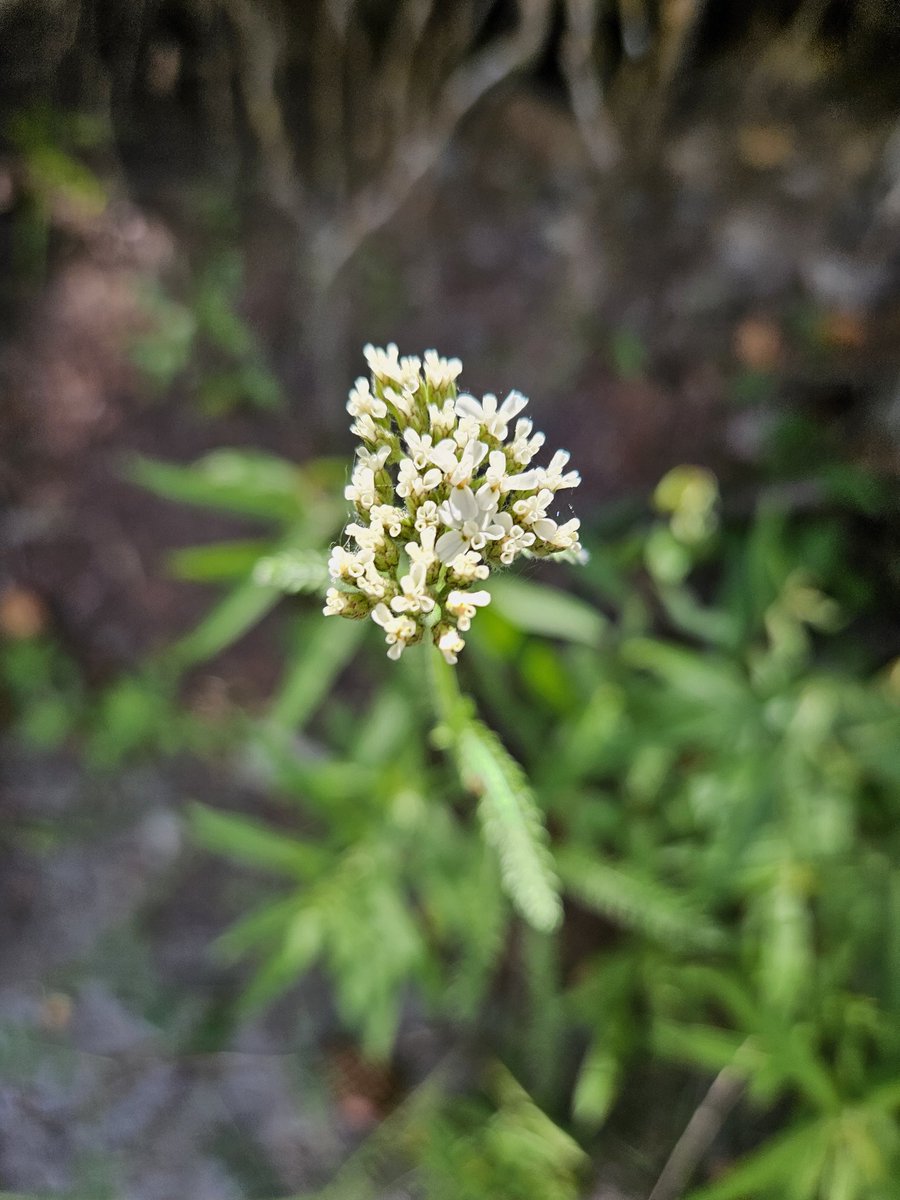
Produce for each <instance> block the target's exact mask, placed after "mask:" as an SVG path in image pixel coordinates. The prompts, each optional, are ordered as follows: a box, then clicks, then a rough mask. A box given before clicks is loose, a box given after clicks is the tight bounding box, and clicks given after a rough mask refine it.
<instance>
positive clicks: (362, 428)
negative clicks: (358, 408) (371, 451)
mask: <svg viewBox="0 0 900 1200" xmlns="http://www.w3.org/2000/svg"><path fill="white" fill-rule="evenodd" d="M350 432H351V433H352V434H355V435H356V437H358V438H360V439H361V440H362V441H364V442H371V443H372V444H373V445H374V444H375V443H376V442H380V441H381V439H382V438H383V437H384V430H383V429H382V428H381V426H380V425H376V424H375V422H374V421H373V420H372V418H371V417H370V416H369V414H368V413H360V414H359V416H358V417H357V418H356V420H355V421H354V422H353V424H352V425H351V426H350Z"/></svg>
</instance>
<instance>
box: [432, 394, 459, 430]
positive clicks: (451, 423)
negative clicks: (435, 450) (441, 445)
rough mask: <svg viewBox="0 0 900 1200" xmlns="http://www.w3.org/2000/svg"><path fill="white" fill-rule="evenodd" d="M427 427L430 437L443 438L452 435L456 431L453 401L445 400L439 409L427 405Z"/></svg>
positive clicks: (435, 405)
mask: <svg viewBox="0 0 900 1200" xmlns="http://www.w3.org/2000/svg"><path fill="white" fill-rule="evenodd" d="M428 425H429V427H430V429H431V434H432V437H436V438H445V437H448V436H449V435H450V434H451V433H453V431H454V430H455V429H456V405H455V404H454V403H453V401H452V400H445V401H444V403H443V404H442V405H441V406H440V407H438V405H437V404H429V405H428Z"/></svg>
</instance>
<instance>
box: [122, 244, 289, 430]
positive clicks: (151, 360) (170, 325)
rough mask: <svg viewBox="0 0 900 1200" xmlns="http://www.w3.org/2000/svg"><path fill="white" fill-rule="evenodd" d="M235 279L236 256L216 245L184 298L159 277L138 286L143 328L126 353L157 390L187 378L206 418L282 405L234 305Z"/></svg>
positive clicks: (239, 279) (239, 275) (238, 279)
mask: <svg viewBox="0 0 900 1200" xmlns="http://www.w3.org/2000/svg"><path fill="white" fill-rule="evenodd" d="M242 283H243V270H242V264H241V260H240V256H239V255H238V254H236V253H234V252H225V251H219V252H218V253H216V254H215V255H213V257H212V258H211V260H210V261H209V262H208V263H207V264H206V266H205V267H204V268H202V269H201V270H200V271H199V272H198V273H197V275H196V277H195V278H193V279H192V280H191V283H190V287H189V288H188V294H187V297H186V298H185V299H184V300H177V299H176V298H175V297H174V296H173V295H172V294H170V292H169V291H167V290H166V289H165V288H164V287H163V286H162V285H161V284H159V283H155V284H150V283H149V282H147V283H146V284H145V286H144V289H143V293H142V298H143V306H144V312H145V314H146V316H147V318H148V321H149V324H150V328H149V330H147V331H146V332H144V333H143V334H141V335H140V337H137V338H135V340H134V343H133V345H132V348H131V357H132V360H133V361H134V363H135V364H136V365H137V366H138V367H139V368H140V370H141V371H142V372H143V373H144V375H145V376H146V378H147V379H148V380H149V381H150V383H151V384H152V385H153V387H154V388H155V389H156V390H158V391H160V392H162V391H164V390H166V389H167V388H169V387H171V386H172V385H173V384H174V383H176V382H183V383H186V384H187V385H188V389H189V392H190V394H191V395H192V396H193V397H195V400H194V403H195V404H196V405H197V408H198V410H199V411H200V412H201V413H202V414H203V415H204V416H206V417H210V418H213V417H221V416H226V415H227V414H228V413H230V412H232V411H233V410H234V409H236V408H240V407H242V406H246V407H249V408H255V409H273V408H278V407H279V406H280V405H281V404H282V399H283V397H282V393H281V387H280V385H279V383H278V380H277V379H276V378H275V376H274V374H273V373H272V371H271V370H270V368H269V367H268V365H267V363H266V360H265V355H264V354H263V351H262V348H261V346H260V344H259V341H258V339H257V337H256V336H255V334H254V333H253V331H252V330H251V329H250V327H249V325H248V324H247V323H246V321H245V320H244V319H243V317H242V316H241V315H240V312H239V304H240V299H241V288H242Z"/></svg>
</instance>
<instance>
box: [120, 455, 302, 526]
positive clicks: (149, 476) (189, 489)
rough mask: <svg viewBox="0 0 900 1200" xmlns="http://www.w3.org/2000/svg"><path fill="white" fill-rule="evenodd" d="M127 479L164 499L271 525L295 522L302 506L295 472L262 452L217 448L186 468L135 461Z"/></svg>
mask: <svg viewBox="0 0 900 1200" xmlns="http://www.w3.org/2000/svg"><path fill="white" fill-rule="evenodd" d="M128 475H129V477H130V478H131V479H132V480H134V482H136V483H138V484H140V485H141V486H142V487H145V488H147V489H148V490H149V491H151V492H155V493H156V495H158V496H162V497H164V498H165V499H166V500H177V501H178V502H179V503H182V504H196V505H200V506H202V507H204V508H222V509H227V510H228V511H229V512H236V513H240V514H242V515H244V516H251V517H261V518H263V519H266V520H271V521H295V520H297V518H298V517H300V516H301V515H302V513H303V510H304V509H305V507H306V505H305V503H304V501H305V492H306V490H307V489H306V487H305V485H304V481H303V474H302V472H301V471H300V470H299V468H297V467H296V466H294V465H293V463H289V462H287V461H285V459H283V458H277V457H276V456H275V455H271V454H263V453H262V452H261V451H248V450H215V451H214V452H213V453H212V454H208V455H206V457H205V458H201V459H199V460H198V461H197V462H195V463H193V464H191V465H190V466H178V465H176V464H173V463H164V462H159V461H157V460H155V459H150V458H143V457H138V458H135V459H133V460H132V462H131V464H130V466H129V468H128Z"/></svg>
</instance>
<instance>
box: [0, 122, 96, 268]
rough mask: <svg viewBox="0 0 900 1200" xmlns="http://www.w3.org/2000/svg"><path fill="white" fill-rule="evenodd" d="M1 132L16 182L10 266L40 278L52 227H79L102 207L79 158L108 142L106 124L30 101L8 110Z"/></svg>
mask: <svg viewBox="0 0 900 1200" xmlns="http://www.w3.org/2000/svg"><path fill="white" fill-rule="evenodd" d="M3 132H4V134H5V136H6V139H7V141H8V143H9V145H10V147H11V149H12V151H13V168H14V177H15V179H16V184H17V186H16V196H17V202H16V205H15V208H14V212H13V219H14V222H15V231H14V236H13V239H12V245H13V254H14V260H13V270H14V273H15V274H16V275H18V276H20V277H22V278H23V279H25V280H28V281H31V282H42V281H43V280H44V278H45V276H46V272H47V259H48V251H49V245H50V235H51V231H52V230H53V229H54V227H56V226H61V227H71V226H74V227H76V228H80V227H81V226H83V225H84V224H85V223H89V222H90V221H92V220H93V219H94V218H96V217H97V216H99V214H100V213H102V211H103V209H104V208H105V207H106V203H107V190H106V188H105V186H104V184H103V183H102V182H101V180H100V178H99V177H98V176H97V175H96V174H95V173H94V171H92V170H91V168H90V167H89V166H88V165H87V163H86V161H85V158H86V157H87V156H89V155H90V153H91V152H92V151H95V150H97V149H98V148H101V147H102V146H104V145H105V144H106V143H107V142H108V140H109V129H108V126H107V125H106V124H105V123H104V122H103V121H100V120H97V119H95V118H93V117H91V116H89V115H87V114H85V113H77V112H76V113H64V112H61V111H57V110H55V109H52V108H50V107H48V106H46V105H34V106H32V107H30V108H27V109H23V110H21V111H19V112H16V113H14V114H13V116H11V117H10V118H9V120H8V121H7V122H6V123H5V128H4V130H3Z"/></svg>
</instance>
